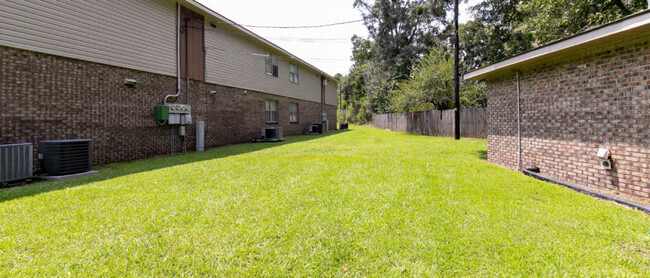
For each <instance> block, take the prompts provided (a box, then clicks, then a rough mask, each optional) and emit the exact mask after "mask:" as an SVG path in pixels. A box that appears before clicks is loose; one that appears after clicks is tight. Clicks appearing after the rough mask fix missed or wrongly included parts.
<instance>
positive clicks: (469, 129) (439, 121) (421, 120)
mask: <svg viewBox="0 0 650 278" xmlns="http://www.w3.org/2000/svg"><path fill="white" fill-rule="evenodd" d="M374 124H375V128H380V129H389V130H392V131H399V132H408V133H413V134H420V135H429V136H441V137H454V110H453V109H450V110H429V111H419V112H407V113H400V114H379V115H375V117H374ZM460 136H461V137H471V138H487V120H486V112H485V108H468V109H461V110H460Z"/></svg>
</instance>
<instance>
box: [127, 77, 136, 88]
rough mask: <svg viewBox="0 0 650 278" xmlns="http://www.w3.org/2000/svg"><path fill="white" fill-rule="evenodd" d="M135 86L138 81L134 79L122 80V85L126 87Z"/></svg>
mask: <svg viewBox="0 0 650 278" xmlns="http://www.w3.org/2000/svg"><path fill="white" fill-rule="evenodd" d="M135 84H138V81H137V80H135V79H129V78H127V79H124V85H126V86H127V87H134V86H135Z"/></svg>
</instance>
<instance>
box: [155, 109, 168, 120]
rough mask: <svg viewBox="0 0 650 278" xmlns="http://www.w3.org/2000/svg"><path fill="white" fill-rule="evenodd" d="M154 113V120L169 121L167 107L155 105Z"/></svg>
mask: <svg viewBox="0 0 650 278" xmlns="http://www.w3.org/2000/svg"><path fill="white" fill-rule="evenodd" d="M153 110H154V112H155V114H156V120H158V121H166V120H169V106H167V105H156V107H154V109H153Z"/></svg>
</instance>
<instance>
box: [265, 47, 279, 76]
mask: <svg viewBox="0 0 650 278" xmlns="http://www.w3.org/2000/svg"><path fill="white" fill-rule="evenodd" d="M266 74H268V75H272V76H275V77H278V56H275V55H271V54H269V53H266Z"/></svg>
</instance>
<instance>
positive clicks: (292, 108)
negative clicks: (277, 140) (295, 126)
mask: <svg viewBox="0 0 650 278" xmlns="http://www.w3.org/2000/svg"><path fill="white" fill-rule="evenodd" d="M289 122H292V123H297V122H298V104H297V103H289Z"/></svg>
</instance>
